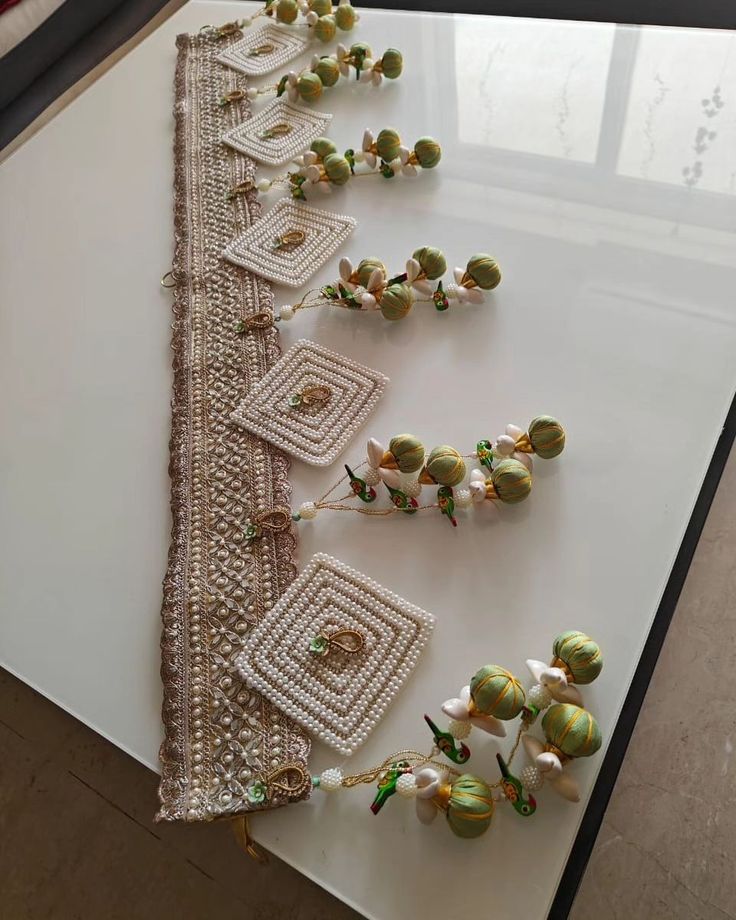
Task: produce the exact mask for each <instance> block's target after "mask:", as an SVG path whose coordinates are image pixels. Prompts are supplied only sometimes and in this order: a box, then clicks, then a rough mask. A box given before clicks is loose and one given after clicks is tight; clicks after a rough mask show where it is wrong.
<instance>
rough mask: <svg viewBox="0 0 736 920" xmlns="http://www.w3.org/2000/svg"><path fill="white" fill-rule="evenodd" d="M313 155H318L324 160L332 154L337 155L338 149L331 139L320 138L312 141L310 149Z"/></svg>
mask: <svg viewBox="0 0 736 920" xmlns="http://www.w3.org/2000/svg"><path fill="white" fill-rule="evenodd" d="M309 149H310V150H311V151H312V153H316V154H317V156H318V157H319V158H320V159H321V160H324V158H325V157H327V156H329V155H330V154H331V153H337V147H336V146H335V144H334V143H333V142H332V141H331V140H330V139H329V137H318V138H315V140H313V141H312V146H311V147H310V148H309Z"/></svg>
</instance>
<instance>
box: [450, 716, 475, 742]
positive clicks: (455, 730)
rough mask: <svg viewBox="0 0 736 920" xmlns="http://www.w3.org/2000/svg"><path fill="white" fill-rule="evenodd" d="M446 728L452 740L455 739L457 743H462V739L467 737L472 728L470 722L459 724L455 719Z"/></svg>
mask: <svg viewBox="0 0 736 920" xmlns="http://www.w3.org/2000/svg"><path fill="white" fill-rule="evenodd" d="M447 728H448V731H449V732H450V734H451V735H452V737H453V738H457V739H458V741H462V740H463V738H467V737H468V735H469V734H470V732H471V731H472V728H473V726H472V725H471V724H470V722H459V721H458V720H457V719H451V720H450V724H449V725H448V726H447Z"/></svg>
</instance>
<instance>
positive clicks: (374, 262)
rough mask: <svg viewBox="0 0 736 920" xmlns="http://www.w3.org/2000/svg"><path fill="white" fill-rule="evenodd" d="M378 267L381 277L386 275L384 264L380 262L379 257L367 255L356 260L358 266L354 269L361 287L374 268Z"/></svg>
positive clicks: (366, 282)
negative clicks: (365, 257)
mask: <svg viewBox="0 0 736 920" xmlns="http://www.w3.org/2000/svg"><path fill="white" fill-rule="evenodd" d="M377 268H378V269H380V270H381V271H382V272H383V277H384V278H385V277H386V266H385V265H384V264H383V262H381V260H380V259H377V258H376V257H375V256H369V257H368V258H367V259H361V260H360V262H358V267H357V268H356V270H355V274H356V277H357V279H358V284H359V285H361V287H365V286H366V284H368V281H369V280H370V277H371V275H372V274H373V272H374V271H375V270H376V269H377Z"/></svg>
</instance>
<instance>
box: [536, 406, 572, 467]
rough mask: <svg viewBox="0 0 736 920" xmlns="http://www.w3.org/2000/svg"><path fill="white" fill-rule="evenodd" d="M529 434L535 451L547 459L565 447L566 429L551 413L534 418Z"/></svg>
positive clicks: (559, 452)
mask: <svg viewBox="0 0 736 920" xmlns="http://www.w3.org/2000/svg"><path fill="white" fill-rule="evenodd" d="M528 434H529V440H530V441H531V443H532V447H533V448H534V450H535V452H536V453H537V454H538V455H539V456H540V457H542V458H543V459H545V460H551V459H552V457H556V456H558V455H559V454H561V453H562V451H563V450H564V449H565V429H564V428H563V427H562V425H560V423H559V422H558V421H557V419H556V418H552V416H551V415H539V416H537V418H533V419H532V420H531V422H529V431H528Z"/></svg>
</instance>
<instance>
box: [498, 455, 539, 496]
mask: <svg viewBox="0 0 736 920" xmlns="http://www.w3.org/2000/svg"><path fill="white" fill-rule="evenodd" d="M491 482H492V483H493V488H494V489H495V490H496V495H498V497H499V499H500V500H501V501H502V502H505V503H506V504H507V505H517V504H518V503H519V502H523V501H524V499H525V498H528V497H529V493H530V492H531V490H532V477H531V473H530V472H529V470H528V469H527V468H526V467H525V466H524V464H523V463H520V462H519V461H518V460H514V459H513V458H511V457H509V458H508V459H507V460H502V461H501V462H500V463H499V464H498V466H496V467H494V469H493V472H492V473H491Z"/></svg>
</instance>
